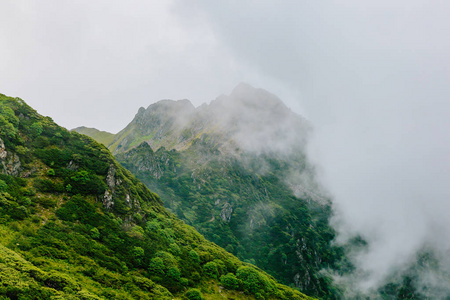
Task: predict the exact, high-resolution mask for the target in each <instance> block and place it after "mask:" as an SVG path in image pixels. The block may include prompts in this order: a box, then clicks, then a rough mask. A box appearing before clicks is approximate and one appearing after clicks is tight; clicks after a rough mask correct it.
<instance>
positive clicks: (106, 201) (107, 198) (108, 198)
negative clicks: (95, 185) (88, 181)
mask: <svg viewBox="0 0 450 300" xmlns="http://www.w3.org/2000/svg"><path fill="white" fill-rule="evenodd" d="M102 202H103V206H104V207H105V208H106V209H110V208H111V207H113V206H114V202H113V201H112V194H111V193H110V192H109V191H108V190H107V191H106V192H105V195H104V196H103V201H102Z"/></svg>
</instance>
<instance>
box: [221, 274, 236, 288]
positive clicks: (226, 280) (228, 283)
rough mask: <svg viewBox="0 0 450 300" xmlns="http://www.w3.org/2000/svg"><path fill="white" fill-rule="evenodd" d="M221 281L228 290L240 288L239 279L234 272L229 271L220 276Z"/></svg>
mask: <svg viewBox="0 0 450 300" xmlns="http://www.w3.org/2000/svg"><path fill="white" fill-rule="evenodd" d="M220 283H221V284H222V285H223V287H224V288H226V289H227V290H238V289H239V279H237V277H236V275H234V274H233V273H228V274H227V275H222V276H220Z"/></svg>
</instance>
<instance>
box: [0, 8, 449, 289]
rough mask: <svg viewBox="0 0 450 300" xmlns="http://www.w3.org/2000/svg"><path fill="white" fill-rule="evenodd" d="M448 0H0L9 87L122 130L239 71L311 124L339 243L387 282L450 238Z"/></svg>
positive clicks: (80, 121) (63, 118) (64, 113)
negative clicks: (352, 248)
mask: <svg viewBox="0 0 450 300" xmlns="http://www.w3.org/2000/svg"><path fill="white" fill-rule="evenodd" d="M449 12H450V2H449V1H444V0H442V1H437V0H408V1H406V0H398V1H392V0H369V1H359V0H346V1H338V0H334V1H333V0H328V1H326V0H323V1H318V0H314V1H312V0H311V1H250V0H249V1H242V0H241V1H227V2H224V1H220V2H218V1H206V0H205V1H121V2H119V1H81V0H79V1H64V0H54V1H45V0H44V1H20V0H15V1H7V0H2V1H0V93H4V94H7V95H10V96H18V97H21V98H23V99H24V100H25V101H27V102H28V103H29V104H30V105H31V106H32V107H34V108H35V109H37V110H38V112H40V113H41V114H43V115H49V116H51V117H52V118H53V119H54V120H55V121H56V122H58V123H59V124H61V125H63V126H65V127H67V128H73V127H77V126H81V125H85V126H90V127H96V128H98V129H102V130H107V131H111V132H117V131H119V130H120V129H122V128H123V127H125V126H126V124H127V123H128V122H130V121H131V119H132V118H133V116H134V114H135V113H136V112H137V110H138V108H139V107H140V106H144V107H147V106H148V105H149V104H151V103H153V102H155V101H157V100H160V99H183V98H187V99H190V100H191V101H192V102H193V103H194V104H195V105H199V104H201V103H203V102H209V101H210V100H212V99H214V98H215V97H217V96H219V95H220V94H223V93H225V94H229V93H230V91H231V90H232V88H233V87H234V86H235V85H237V84H238V83H239V82H241V81H244V82H247V83H249V84H251V85H253V86H255V87H261V88H264V89H266V90H269V91H270V92H272V93H274V94H276V95H278V96H279V97H280V98H281V99H283V100H284V101H285V102H286V104H287V105H288V106H289V107H291V108H292V109H293V110H294V111H296V112H298V113H301V114H303V115H304V116H306V117H307V118H308V119H309V120H311V122H312V123H313V126H314V127H315V132H316V134H315V138H314V142H313V143H312V144H311V156H312V158H313V159H314V160H315V161H316V162H317V163H318V165H319V166H320V169H321V176H322V180H323V182H324V183H325V184H326V186H327V188H328V189H329V190H330V192H331V193H332V194H333V196H334V200H335V203H336V207H337V210H338V215H337V218H336V220H335V222H336V226H338V227H337V228H338V229H339V230H340V231H341V238H342V239H344V238H345V236H346V234H348V233H352V232H359V233H362V234H363V235H364V236H365V237H366V238H367V240H368V241H369V242H370V243H371V247H370V251H369V252H368V253H366V254H363V255H362V256H359V257H357V258H356V259H358V260H359V261H360V264H359V267H360V268H361V270H365V271H367V272H370V274H372V275H371V276H370V277H369V279H368V280H367V281H366V282H361V285H363V286H364V285H366V286H373V285H376V284H377V283H379V282H381V281H382V280H383V279H384V278H385V277H386V276H387V275H389V273H390V272H391V271H392V269H395V268H401V267H402V266H404V265H405V264H407V263H408V260H409V259H411V257H413V255H414V254H415V252H416V251H417V250H418V249H420V247H422V246H423V245H424V243H428V245H433V247H435V248H436V249H439V250H442V251H447V250H449V241H450V221H449V220H450V218H448V215H449V214H450V201H449V196H450V191H449V188H448V186H449V182H450V175H449V172H450V133H449V130H450V99H449V98H450V97H449V95H450V93H449V92H450V55H449V53H450V38H449V33H450V18H449V17H448V13H449Z"/></svg>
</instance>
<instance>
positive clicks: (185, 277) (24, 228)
mask: <svg viewBox="0 0 450 300" xmlns="http://www.w3.org/2000/svg"><path fill="white" fill-rule="evenodd" d="M0 124H1V125H0V299H5V298H6V299H8V298H9V299H172V298H184V299H221V298H222V296H224V297H229V298H234V299H307V298H308V297H306V296H305V295H303V294H301V293H300V292H298V291H296V290H294V289H291V288H288V287H286V286H283V285H281V284H279V283H277V282H276V281H275V279H274V278H273V277H271V276H270V275H268V274H266V273H264V272H263V271H261V270H260V269H258V268H257V267H255V266H253V265H251V264H247V263H244V262H242V261H240V260H239V259H238V258H236V257H235V256H233V255H231V254H229V253H228V252H226V251H225V250H223V249H222V248H220V247H219V246H217V245H216V244H214V243H212V242H209V241H207V240H206V239H205V238H204V237H203V236H202V235H200V234H199V233H198V232H196V231H195V230H194V229H193V228H192V227H190V226H188V225H186V224H185V223H184V222H182V221H180V220H179V219H177V218H176V217H175V216H174V215H172V214H171V213H169V212H167V211H166V209H165V208H164V207H163V206H162V201H161V200H160V198H159V196H157V195H156V194H154V193H152V192H151V191H150V190H148V189H147V187H146V186H144V185H143V184H142V183H141V182H139V181H138V180H137V179H136V178H135V177H134V176H133V175H131V173H130V172H129V171H127V170H125V169H124V168H123V167H121V166H120V165H119V164H118V163H117V162H116V161H115V160H114V158H113V157H112V155H111V154H110V153H109V151H108V150H107V149H106V148H105V147H104V146H102V145H100V144H98V143H97V142H95V141H94V140H92V139H91V138H88V137H86V136H84V135H80V134H78V133H74V132H69V131H67V130H66V129H64V128H61V127H59V126H57V125H56V124H55V123H54V122H53V121H52V120H51V119H50V118H48V117H42V116H40V115H39V114H37V112H36V111H34V110H33V109H32V108H30V107H29V106H28V105H26V104H25V103H24V102H23V101H22V100H21V99H18V98H10V97H6V96H4V95H1V94H0ZM219 284H223V285H224V289H222V288H221V287H219Z"/></svg>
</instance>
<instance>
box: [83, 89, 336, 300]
mask: <svg viewBox="0 0 450 300" xmlns="http://www.w3.org/2000/svg"><path fill="white" fill-rule="evenodd" d="M76 130H77V131H79V132H84V133H86V134H90V135H91V136H93V137H94V136H95V134H96V136H97V138H99V137H100V139H99V141H101V137H102V135H101V134H100V133H99V132H96V131H95V130H90V131H89V130H87V129H86V128H78V129H76ZM309 133H310V125H309V124H308V122H307V121H305V119H303V118H302V117H301V116H299V115H297V114H295V113H293V112H292V111H291V110H290V109H289V108H288V107H286V105H285V104H284V103H283V102H282V101H281V100H280V99H279V98H278V97H276V96H275V95H273V94H271V93H269V92H267V91H265V90H263V89H257V88H254V87H252V86H250V85H248V84H243V83H241V84H239V85H238V86H237V87H236V88H234V89H233V91H232V92H231V94H230V95H229V96H226V95H222V96H220V97H218V98H217V99H215V100H213V101H212V102H211V103H210V104H203V105H201V106H199V107H197V108H195V107H194V106H193V105H192V104H191V103H190V102H189V101H188V100H179V101H172V100H162V101H159V102H157V103H154V104H152V105H150V106H149V107H148V108H147V109H144V108H140V109H139V111H138V113H137V114H136V116H135V118H134V119H133V120H132V121H131V123H130V124H129V125H128V126H127V127H126V128H125V129H123V130H122V131H120V132H119V133H118V134H117V135H115V136H114V139H113V140H112V141H111V139H109V136H106V135H105V136H104V138H105V139H104V140H103V142H104V143H105V144H106V145H108V146H109V148H110V149H111V150H112V151H113V152H114V153H115V155H116V158H117V159H118V160H119V162H120V163H121V164H123V165H124V166H125V167H126V168H127V169H129V170H130V171H131V172H132V173H134V174H135V175H136V176H137V177H138V178H139V179H141V180H142V181H143V182H144V183H145V184H146V185H147V186H148V187H149V188H150V189H152V190H154V191H156V192H157V193H158V194H159V195H160V196H161V199H162V200H163V201H164V204H165V206H166V207H167V208H168V209H170V211H172V212H174V213H175V214H176V215H177V216H178V217H179V218H181V219H182V220H184V221H185V222H186V223H188V224H190V225H193V226H194V227H195V228H196V229H197V230H199V232H200V233H202V234H204V235H205V237H207V238H208V239H209V240H211V241H213V242H215V243H217V244H218V245H220V246H222V247H224V248H226V249H227V250H228V251H230V252H232V253H233V254H235V255H237V256H238V257H239V258H241V259H243V260H245V261H248V262H251V263H253V264H256V265H257V266H258V267H260V268H263V269H264V270H267V271H268V272H269V273H270V274H272V275H273V276H275V277H276V278H277V279H279V280H281V281H282V282H284V283H286V284H291V285H294V286H296V287H297V288H299V289H300V290H301V291H304V292H306V293H308V294H310V295H314V296H320V297H324V296H331V297H335V296H336V295H337V293H338V292H337V290H336V289H335V288H334V287H333V285H332V283H331V279H330V277H329V276H327V275H325V274H322V273H321V270H322V269H329V268H334V267H335V266H336V265H337V263H338V261H339V259H340V258H341V256H342V249H338V248H335V247H333V246H332V245H331V240H332V239H333V237H334V232H333V230H332V228H330V226H329V225H328V220H329V218H330V213H331V207H330V203H329V201H328V200H327V199H326V198H325V197H323V196H321V192H322V191H321V190H320V189H319V186H318V184H317V182H316V181H315V178H314V168H313V167H312V165H311V164H310V163H309V161H308V158H307V157H306V152H305V151H306V142H307V139H308V135H309ZM106 138H108V139H109V143H108V141H106Z"/></svg>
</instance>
